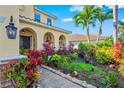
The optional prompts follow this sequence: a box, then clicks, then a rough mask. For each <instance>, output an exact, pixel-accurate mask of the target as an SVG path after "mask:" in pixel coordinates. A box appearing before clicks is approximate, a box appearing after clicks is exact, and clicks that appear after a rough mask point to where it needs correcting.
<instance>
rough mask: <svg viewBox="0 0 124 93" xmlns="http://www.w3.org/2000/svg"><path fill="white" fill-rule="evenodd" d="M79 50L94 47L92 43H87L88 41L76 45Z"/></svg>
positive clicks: (89, 49)
mask: <svg viewBox="0 0 124 93" xmlns="http://www.w3.org/2000/svg"><path fill="white" fill-rule="evenodd" d="M78 48H79V50H86V51H91V50H93V49H94V48H95V46H94V45H93V44H88V43H82V42H80V44H79V45H78Z"/></svg>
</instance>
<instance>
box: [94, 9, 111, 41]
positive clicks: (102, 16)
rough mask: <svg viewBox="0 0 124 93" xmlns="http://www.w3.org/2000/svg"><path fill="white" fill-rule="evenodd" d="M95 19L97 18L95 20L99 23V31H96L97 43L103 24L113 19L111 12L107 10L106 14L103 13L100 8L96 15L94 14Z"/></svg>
mask: <svg viewBox="0 0 124 93" xmlns="http://www.w3.org/2000/svg"><path fill="white" fill-rule="evenodd" d="M96 18H97V20H98V21H99V23H100V27H99V31H98V36H97V42H98V41H99V37H100V35H101V34H102V26H103V23H104V22H105V21H106V20H108V19H112V18H113V15H112V10H109V11H107V12H104V11H103V10H102V9H101V8H99V10H98V11H97V14H96Z"/></svg>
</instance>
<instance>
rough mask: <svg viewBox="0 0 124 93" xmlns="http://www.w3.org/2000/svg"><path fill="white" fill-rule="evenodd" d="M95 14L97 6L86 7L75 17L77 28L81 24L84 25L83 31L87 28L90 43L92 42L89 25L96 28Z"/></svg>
mask: <svg viewBox="0 0 124 93" xmlns="http://www.w3.org/2000/svg"><path fill="white" fill-rule="evenodd" d="M95 13H96V7H95V6H93V5H92V6H90V5H84V7H83V10H82V11H81V12H80V13H78V14H76V15H75V16H74V17H73V19H74V23H75V24H76V25H77V26H78V25H79V24H81V25H83V29H85V28H86V33H87V41H88V43H89V42H90V36H89V25H93V26H95Z"/></svg>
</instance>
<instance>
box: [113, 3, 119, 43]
mask: <svg viewBox="0 0 124 93" xmlns="http://www.w3.org/2000/svg"><path fill="white" fill-rule="evenodd" d="M113 24H114V31H113V37H114V43H115V42H116V41H117V33H118V27H117V25H118V5H114V6H113Z"/></svg>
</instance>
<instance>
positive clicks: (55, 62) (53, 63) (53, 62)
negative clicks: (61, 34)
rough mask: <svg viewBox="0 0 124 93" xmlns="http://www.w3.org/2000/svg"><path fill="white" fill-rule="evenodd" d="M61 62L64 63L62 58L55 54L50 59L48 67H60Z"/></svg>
mask: <svg viewBox="0 0 124 93" xmlns="http://www.w3.org/2000/svg"><path fill="white" fill-rule="evenodd" d="M61 62H62V57H61V56H60V55H58V54H54V55H52V56H51V57H50V59H49V61H48V63H47V65H49V66H52V67H58V66H59V64H60V63H61Z"/></svg>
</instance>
